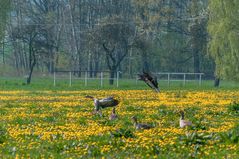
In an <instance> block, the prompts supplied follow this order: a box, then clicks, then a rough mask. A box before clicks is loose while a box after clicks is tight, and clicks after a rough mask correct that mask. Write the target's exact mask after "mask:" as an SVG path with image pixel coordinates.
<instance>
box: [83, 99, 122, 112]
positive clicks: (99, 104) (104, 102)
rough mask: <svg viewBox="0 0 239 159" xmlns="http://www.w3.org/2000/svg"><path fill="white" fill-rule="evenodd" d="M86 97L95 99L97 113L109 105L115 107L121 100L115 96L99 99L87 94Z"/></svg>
mask: <svg viewBox="0 0 239 159" xmlns="http://www.w3.org/2000/svg"><path fill="white" fill-rule="evenodd" d="M85 97H86V98H90V99H93V100H94V106H95V112H96V113H99V111H100V110H101V109H104V108H107V107H115V106H117V105H118V104H119V101H118V100H117V99H114V98H113V97H106V98H103V99H97V98H94V97H92V96H85Z"/></svg>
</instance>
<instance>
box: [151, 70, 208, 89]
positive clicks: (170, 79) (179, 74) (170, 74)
mask: <svg viewBox="0 0 239 159" xmlns="http://www.w3.org/2000/svg"><path fill="white" fill-rule="evenodd" d="M155 75H156V76H157V77H158V78H159V76H162V75H166V76H167V80H166V81H167V83H168V86H170V83H171V82H172V81H182V82H183V85H184V86H185V85H186V82H187V81H198V84H199V85H200V86H201V85H202V76H203V75H204V73H161V72H159V73H155ZM174 75H176V76H181V77H182V80H179V79H173V78H172V76H174ZM187 76H194V77H195V76H196V77H197V76H198V78H194V79H187Z"/></svg>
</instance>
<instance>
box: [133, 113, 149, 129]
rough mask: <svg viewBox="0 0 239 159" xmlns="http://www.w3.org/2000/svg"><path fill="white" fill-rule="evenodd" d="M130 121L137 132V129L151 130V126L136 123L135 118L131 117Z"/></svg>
mask: <svg viewBox="0 0 239 159" xmlns="http://www.w3.org/2000/svg"><path fill="white" fill-rule="evenodd" d="M131 119H132V122H133V124H134V126H135V128H136V129H137V130H139V129H151V128H153V126H152V125H149V124H141V123H138V120H137V118H136V116H133V117H132V118H131Z"/></svg>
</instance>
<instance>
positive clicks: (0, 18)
mask: <svg viewBox="0 0 239 159" xmlns="http://www.w3.org/2000/svg"><path fill="white" fill-rule="evenodd" d="M10 3H11V1H10V0H0V40H2V39H3V36H4V32H5V27H6V21H7V13H8V11H9V9H10Z"/></svg>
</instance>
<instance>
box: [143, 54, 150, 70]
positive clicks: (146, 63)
mask: <svg viewBox="0 0 239 159" xmlns="http://www.w3.org/2000/svg"><path fill="white" fill-rule="evenodd" d="M142 63H143V71H145V72H149V61H148V55H147V53H146V52H145V51H144V52H143V53H142Z"/></svg>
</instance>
